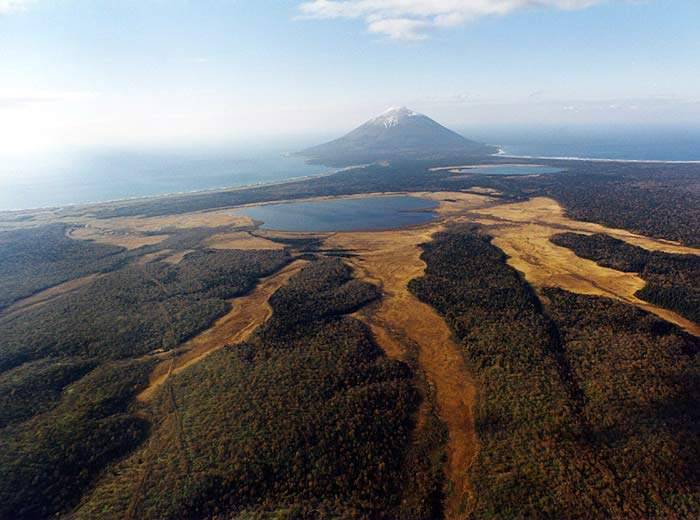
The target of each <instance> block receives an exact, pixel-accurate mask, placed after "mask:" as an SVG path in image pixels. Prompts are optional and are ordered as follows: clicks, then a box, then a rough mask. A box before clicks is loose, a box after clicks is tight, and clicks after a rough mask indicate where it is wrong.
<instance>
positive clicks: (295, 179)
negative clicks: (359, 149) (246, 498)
mask: <svg viewBox="0 0 700 520" xmlns="http://www.w3.org/2000/svg"><path fill="white" fill-rule="evenodd" d="M371 165H372V163H370V164H356V165H351V166H344V167H342V168H335V169H332V170H330V171H326V172H323V173H319V174H315V175H300V176H297V177H288V178H285V179H278V180H274V181H261V182H253V183H248V184H241V185H238V186H220V187H217V188H204V189H200V190H189V191H174V192H168V193H159V194H157V195H138V196H134V197H120V198H117V199H109V200H98V201H88V202H71V203H68V204H60V205H56V206H38V207H32V208H19V209H0V217H2V216H6V215H21V214H23V213H36V212H42V211H63V210H67V209H82V208H86V207H95V206H104V205H110V204H121V203H127V204H128V203H130V202H139V201H145V200H159V199H167V198H174V197H183V196H188V195H199V194H206V193H220V192H226V191H242V190H249V189H251V188H262V187H266V186H279V185H283V184H293V183H296V182H303V181H307V180H311V179H320V178H323V177H329V176H331V175H335V174H336V173H342V172H344V171H349V170H354V169H359V168H366V167H367V166H371Z"/></svg>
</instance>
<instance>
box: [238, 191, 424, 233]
mask: <svg viewBox="0 0 700 520" xmlns="http://www.w3.org/2000/svg"><path fill="white" fill-rule="evenodd" d="M437 206H438V204H437V202H435V201H432V200H427V199H421V198H418V197H410V196H408V195H395V196H394V195H392V196H377V197H363V198H347V199H342V198H341V199H329V200H318V201H308V202H284V203H279V204H265V205H262V206H251V207H248V208H241V209H239V210H236V211H235V212H234V214H236V215H246V216H248V217H251V218H253V219H255V220H259V221H262V222H263V224H262V227H263V228H264V229H274V230H277V231H365V230H378V229H395V228H400V227H405V226H412V225H416V224H424V223H426V222H430V221H431V220H433V219H434V218H435V216H436V214H435V212H434V211H433V210H434V209H435V208H436V207H437Z"/></svg>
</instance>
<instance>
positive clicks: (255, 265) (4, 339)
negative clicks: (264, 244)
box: [0, 250, 289, 370]
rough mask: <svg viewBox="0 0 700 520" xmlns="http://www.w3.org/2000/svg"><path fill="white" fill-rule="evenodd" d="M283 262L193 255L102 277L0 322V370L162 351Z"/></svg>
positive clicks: (274, 257)
mask: <svg viewBox="0 0 700 520" xmlns="http://www.w3.org/2000/svg"><path fill="white" fill-rule="evenodd" d="M288 260H289V258H288V254H287V253H285V252H283V251H270V252H260V251H254V252H250V251H207V250H200V251H196V252H193V253H190V254H188V255H187V256H185V258H184V259H183V260H182V261H181V262H180V263H179V264H177V265H171V264H167V263H164V262H154V263H149V264H145V265H129V266H127V267H124V268H123V269H119V270H116V271H112V272H110V273H106V274H105V275H104V276H102V277H100V278H98V279H96V280H95V281H94V282H92V283H91V284H90V285H88V286H86V287H83V288H81V289H79V290H77V291H74V292H71V293H68V294H66V295H64V296H62V297H61V298H58V299H55V300H52V301H50V302H48V303H46V304H45V305H42V306H40V307H37V308H34V309H30V310H28V311H27V312H24V313H22V314H21V315H19V316H12V315H10V316H7V317H4V318H3V317H0V370H7V369H9V368H12V367H15V366H18V365H19V364H21V363H24V362H27V361H32V360H36V359H40V358H45V357H61V356H82V357H90V358H97V359H100V360H106V359H123V358H128V357H133V356H138V355H143V354H147V353H149V352H151V351H154V350H157V349H163V350H168V349H170V348H173V347H175V346H177V345H178V344H179V343H181V342H182V341H184V340H185V339H187V338H189V337H190V336H192V335H193V334H195V333H197V332H199V331H200V330H203V329H204V328H206V327H207V326H208V325H209V324H210V323H212V322H213V321H214V320H215V319H216V318H218V317H219V316H221V315H222V314H224V313H225V312H226V310H227V309H228V304H227V303H226V300H227V299H229V298H233V297H234V296H238V295H241V294H243V293H245V292H247V291H249V290H250V289H251V288H252V287H253V285H254V284H255V281H256V280H257V279H258V278H260V277H262V276H265V275H267V274H270V273H272V272H274V271H276V270H277V269H279V268H280V267H281V266H282V265H284V264H285V263H287V262H288Z"/></svg>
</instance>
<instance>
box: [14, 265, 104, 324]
mask: <svg viewBox="0 0 700 520" xmlns="http://www.w3.org/2000/svg"><path fill="white" fill-rule="evenodd" d="M100 276H101V275H100V274H99V273H95V274H89V275H87V276H82V277H80V278H75V279H73V280H69V281H67V282H63V283H60V284H58V285H54V286H53V287H49V288H48V289H44V290H43V291H39V292H38V293H36V294H33V295H31V296H27V297H26V298H22V299H21V300H17V301H16V302H15V303H13V304H12V305H10V306H8V307H7V308H5V310H4V311H2V312H0V317H2V318H5V317H8V316H13V315H16V314H17V313H20V312H24V311H28V310H29V309H33V308H36V307H39V306H41V305H44V304H45V303H48V302H50V301H52V300H55V299H56V298H58V297H59V296H63V295H64V294H68V293H71V292H74V291H77V290H78V289H80V288H82V287H85V286H86V285H89V284H91V283H92V282H94V281H95V280H97V278H99V277H100Z"/></svg>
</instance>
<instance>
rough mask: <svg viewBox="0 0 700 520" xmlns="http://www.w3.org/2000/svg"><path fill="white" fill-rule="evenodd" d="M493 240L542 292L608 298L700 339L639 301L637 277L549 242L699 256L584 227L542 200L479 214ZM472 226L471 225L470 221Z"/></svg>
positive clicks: (690, 326)
mask: <svg viewBox="0 0 700 520" xmlns="http://www.w3.org/2000/svg"><path fill="white" fill-rule="evenodd" d="M474 214H475V215H476V219H475V220H476V221H477V222H480V223H482V224H484V225H485V226H486V228H487V232H488V233H489V234H491V235H492V236H494V240H493V244H494V245H495V246H497V247H499V248H500V249H502V250H503V252H505V253H506V255H508V257H509V259H508V263H509V264H510V265H511V266H513V267H514V268H515V269H517V270H518V271H520V272H521V273H523V275H524V276H525V278H526V279H527V281H528V282H529V283H531V284H532V285H533V286H535V287H536V288H538V287H559V288H561V289H565V290H567V291H571V292H574V293H578V294H587V295H594V296H605V297H608V298H614V299H617V300H620V301H623V302H625V303H629V304H631V305H636V306H637V307H640V308H642V309H644V310H646V311H648V312H651V313H653V314H655V315H657V316H659V317H660V318H662V319H664V320H667V321H670V322H671V323H674V324H676V325H678V326H679V327H681V328H682V329H684V330H686V331H687V332H690V333H691V334H694V335H696V336H700V326H699V325H698V324H696V323H694V322H692V321H690V320H687V319H686V318H683V317H682V316H680V315H679V314H677V313H675V312H673V311H669V310H666V309H663V308H661V307H657V306H655V305H652V304H650V303H647V302H645V301H643V300H640V299H639V298H637V297H636V296H635V293H636V292H637V291H638V290H640V289H642V288H643V287H644V286H645V285H646V282H645V281H644V280H643V279H642V278H640V277H639V276H638V275H637V274H636V273H625V272H622V271H616V270H614V269H609V268H607V267H602V266H599V265H598V264H596V263H595V262H593V261H592V260H586V259H584V258H580V257H578V256H576V254H574V252H573V251H571V250H570V249H568V248H565V247H560V246H557V245H555V244H553V243H552V242H551V241H550V238H551V237H552V236H554V235H556V234H558V233H563V232H567V231H572V232H577V233H584V234H590V233H605V234H607V235H610V236H612V237H614V238H618V239H620V240H624V241H625V242H628V243H630V244H632V245H636V246H639V247H643V248H645V249H648V250H651V251H664V252H667V253H682V254H700V250H698V249H694V248H691V247H687V246H682V245H680V244H675V243H673V242H669V241H666V240H659V239H654V238H649V237H645V236H642V235H637V234H635V233H631V232H629V231H625V230H621V229H612V228H606V227H604V226H601V225H599V224H592V223H588V222H579V221H576V220H571V219H569V218H568V217H566V216H564V212H563V210H562V208H561V207H560V206H559V204H557V203H556V201H554V200H552V199H548V198H544V197H538V198H534V199H531V200H529V201H526V202H520V203H517V204H503V205H498V206H492V207H488V208H482V209H479V210H476V211H475V212H474ZM470 220H472V219H470Z"/></svg>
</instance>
